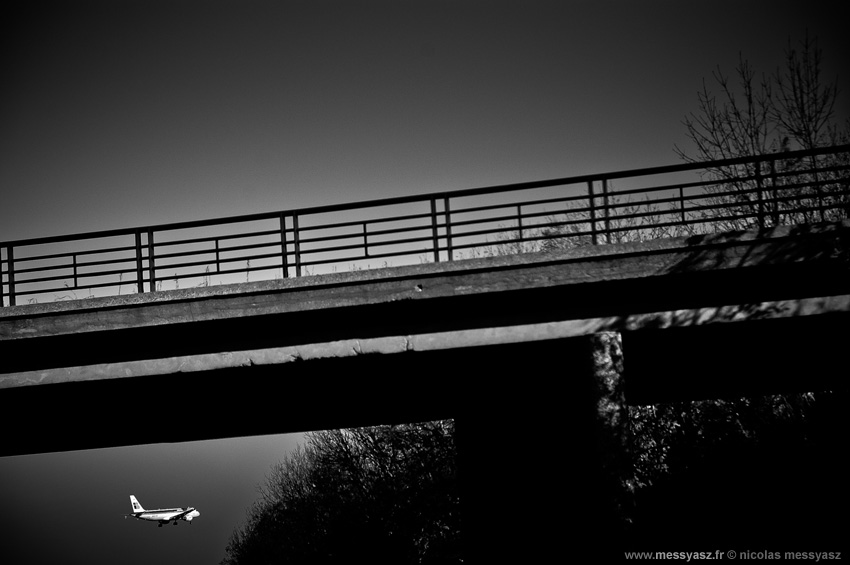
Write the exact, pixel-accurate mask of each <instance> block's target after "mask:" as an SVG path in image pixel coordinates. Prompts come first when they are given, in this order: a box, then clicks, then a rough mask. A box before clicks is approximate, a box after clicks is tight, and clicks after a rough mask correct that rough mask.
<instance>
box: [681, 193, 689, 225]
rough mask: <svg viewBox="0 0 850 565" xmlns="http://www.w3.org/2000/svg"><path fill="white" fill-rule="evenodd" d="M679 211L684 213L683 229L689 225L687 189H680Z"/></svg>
mask: <svg viewBox="0 0 850 565" xmlns="http://www.w3.org/2000/svg"><path fill="white" fill-rule="evenodd" d="M679 209H680V210H681V211H682V227H685V226H686V225H688V224H687V221H686V220H685V189H684V188H682V187H681V186H680V187H679Z"/></svg>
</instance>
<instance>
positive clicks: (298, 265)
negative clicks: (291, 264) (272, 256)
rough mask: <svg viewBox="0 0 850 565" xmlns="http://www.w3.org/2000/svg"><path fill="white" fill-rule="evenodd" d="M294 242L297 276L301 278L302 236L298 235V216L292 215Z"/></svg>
mask: <svg viewBox="0 0 850 565" xmlns="http://www.w3.org/2000/svg"><path fill="white" fill-rule="evenodd" d="M292 240H293V243H294V244H295V276H296V277H300V276H301V236H300V235H299V233H298V214H293V215H292Z"/></svg>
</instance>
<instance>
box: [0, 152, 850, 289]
mask: <svg viewBox="0 0 850 565" xmlns="http://www.w3.org/2000/svg"><path fill="white" fill-rule="evenodd" d="M615 184H616V185H617V186H616V189H615V186H614V185H615ZM848 186H850V145H841V146H834V147H826V148H821V149H816V150H812V151H795V152H784V153H777V154H771V155H760V156H758V157H752V158H750V157H746V158H737V159H726V160H722V161H711V162H702V163H688V164H680V165H673V166H667V167H654V168H647V169H637V170H630V171H620V172H614V173H605V174H598V175H583V176H575V177H568V178H559V179H550V180H542V181H535V182H524V183H517V184H509V185H502V186H493V187H486V188H477V189H469V190H459V191H451V192H440V193H431V194H426V195H420V196H409V197H399V198H389V199H383V200H370V201H365V202H357V203H350V204H341V205H335V206H319V207H312V208H301V209H295V210H283V211H276V212H268V213H262V214H253V215H247V216H238V217H227V218H219V219H213V220H204V221H193V222H183V223H174V224H166V225H157V226H147V227H136V228H127V229H118V230H110V231H100V232H91V233H84V234H77V235H68V236H57V237H44V238H38V239H27V240H19V241H8V242H2V243H0V273H2V280H0V304H2V305H3V306H6V305H16V304H19V303H23V301H28V302H36V301H38V300H39V299H41V300H45V295H47V297H46V300H48V301H54V300H64V299H81V298H87V297H93V296H109V295H116V294H125V293H131V292H140V293H141V292H155V291H158V290H171V289H177V288H181V285H182V288H186V287H197V286H207V285H212V284H226V283H232V282H244V281H250V280H252V277H253V280H261V279H271V278H286V277H293V276H295V277H300V276H305V275H314V274H321V273H327V272H334V271H338V270H359V269H365V268H374V267H382V266H390V265H401V264H411V263H414V264H415V263H425V262H441V261H453V260H458V259H466V258H470V257H481V256H488V255H496V254H506V253H521V252H530V251H546V250H549V249H554V248H564V247H575V246H580V245H598V244H608V243H618V242H623V241H634V240H643V239H651V238H658V237H670V236H676V235H686V234H694V233H707V232H712V231H726V230H734V229H752V228H757V227H767V226H772V225H779V224H796V223H808V222H818V221H830V220H837V219H844V218H847V217H848V212H850V188H848ZM86 292H87V294H84V293H86ZM51 295H52V296H51Z"/></svg>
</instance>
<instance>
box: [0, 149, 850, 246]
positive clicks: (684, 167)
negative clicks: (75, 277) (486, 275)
mask: <svg viewBox="0 0 850 565" xmlns="http://www.w3.org/2000/svg"><path fill="white" fill-rule="evenodd" d="M848 151H850V144H844V145H836V146H830V147H822V148H817V149H811V150H800V151H785V152H780V153H770V154H763V155H756V156H750V157H736V158H730V159H721V160H715V161H695V162H691V163H681V164H677V165H666V166H659V167H647V168H640V169H628V170H621V171H614V172H608V173H593V174H586V175H577V176H571V177H560V178H553V179H545V180H538V181H528V182H519V183H511V184H503V185H494V186H485V187H479V188H468V189H461V190H447V191H438V192H430V193H425V194H417V195H410V196H397V197H391V198H381V199H371V200H361V201H355V202H349V203H343V204H329V205H322V206H310V207H303V208H293V209H288V210H277V211H273V212H261V213H257V214H246V215H240V216H225V217H219V218H211V219H203V220H192V221H187V222H173V223H164V224H157V225H149V226H137V227H132V228H118V229H112V230H102V231H92V232H84V233H77V234H69V235H57V236H49V237H38V238H29V239H19V240H9V241H2V242H0V247H18V246H29V245H45V244H51V243H60V242H67V241H76V240H83V239H100V238H108V237H121V236H128V235H135V234H136V233H147V232H162V231H173V230H182V229H191V228H199V227H209V226H216V225H225V224H233V223H243V222H254V221H263V220H273V219H276V218H279V217H280V216H281V215H284V216H304V215H311V214H322V213H331V212H341V211H347V210H357V209H363V208H375V207H380V206H394V205H400V204H411V203H416V202H430V201H432V200H442V199H446V198H464V197H470V196H478V195H483V194H498V193H503V192H511V191H522V190H532V189H536V188H546V187H550V186H558V185H571V184H581V183H587V182H589V181H601V180H613V179H620V178H628V177H642V176H652V175H661V174H670V173H678V172H685V171H693V170H710V169H716V168H720V167H727V166H733V165H740V164H745V163H753V162H764V161H773V160H779V159H796V158H802V157H810V156H816V155H824V154H829V153H842V152H848Z"/></svg>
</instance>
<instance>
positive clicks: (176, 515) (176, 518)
mask: <svg viewBox="0 0 850 565" xmlns="http://www.w3.org/2000/svg"><path fill="white" fill-rule="evenodd" d="M193 510H195V509H194V508H192V507H191V506H190V507H189V508H186V509H185V510H183V511H182V512H180V513H179V514H175V515H174V516H172V517H171V518H169V519H168V520H169V521H170V520H179V519H181V518H182V517H183V516H185V515H186V514H188V513H189V512H192V511H193Z"/></svg>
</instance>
